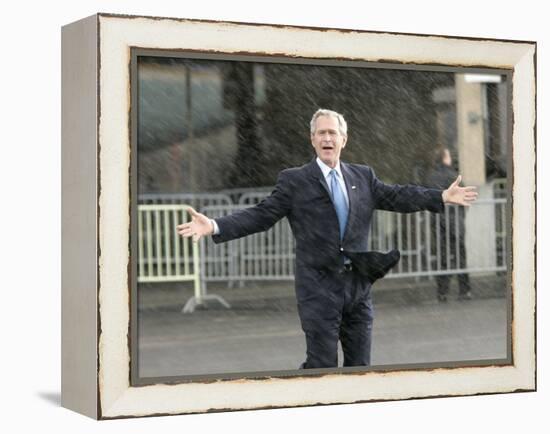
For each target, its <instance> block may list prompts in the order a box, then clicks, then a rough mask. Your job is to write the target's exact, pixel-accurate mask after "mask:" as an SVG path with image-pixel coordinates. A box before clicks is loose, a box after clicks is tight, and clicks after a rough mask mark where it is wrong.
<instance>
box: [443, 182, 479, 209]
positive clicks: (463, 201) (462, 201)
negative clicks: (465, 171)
mask: <svg viewBox="0 0 550 434" xmlns="http://www.w3.org/2000/svg"><path fill="white" fill-rule="evenodd" d="M461 180H462V176H461V175H458V178H456V180H455V182H453V183H452V184H451V185H450V186H449V188H448V189H447V190H443V195H442V196H443V202H444V203H454V204H456V205H462V206H470V204H471V203H472V202H475V200H476V199H477V192H476V191H475V190H476V188H475V187H460V185H459V184H460V181H461Z"/></svg>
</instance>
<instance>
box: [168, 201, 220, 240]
mask: <svg viewBox="0 0 550 434" xmlns="http://www.w3.org/2000/svg"><path fill="white" fill-rule="evenodd" d="M187 212H188V213H189V215H190V216H191V221H190V222H187V223H183V224H181V225H177V226H176V229H177V231H178V234H180V235H181V236H183V237H185V238H189V237H193V241H194V242H197V241H199V240H200V239H201V237H203V236H205V235H211V234H212V233H213V232H214V227H213V226H212V222H211V221H210V219H209V218H208V217H206V216H205V215H204V214H201V213H200V212H197V211H195V209H194V208H191V207H189V208H188V209H187Z"/></svg>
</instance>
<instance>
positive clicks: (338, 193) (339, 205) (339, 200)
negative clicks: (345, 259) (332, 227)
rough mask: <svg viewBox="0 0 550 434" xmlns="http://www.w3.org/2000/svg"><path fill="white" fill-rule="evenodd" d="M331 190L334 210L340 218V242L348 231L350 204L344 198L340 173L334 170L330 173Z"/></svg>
mask: <svg viewBox="0 0 550 434" xmlns="http://www.w3.org/2000/svg"><path fill="white" fill-rule="evenodd" d="M330 176H331V180H330V190H331V192H332V201H333V202H334V208H335V209H336V215H337V216H338V224H339V226H340V240H342V239H343V238H344V231H345V230H346V223H347V222H348V211H349V210H348V203H347V202H346V198H345V196H344V192H343V191H342V188H341V187H340V183H339V182H338V179H337V178H338V172H337V171H336V170H334V169H332V170H331V171H330Z"/></svg>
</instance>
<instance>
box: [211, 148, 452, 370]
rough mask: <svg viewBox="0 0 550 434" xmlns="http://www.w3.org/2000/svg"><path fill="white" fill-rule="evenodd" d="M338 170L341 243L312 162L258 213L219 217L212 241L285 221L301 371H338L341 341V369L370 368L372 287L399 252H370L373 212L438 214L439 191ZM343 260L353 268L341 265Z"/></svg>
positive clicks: (355, 169) (281, 182)
mask: <svg viewBox="0 0 550 434" xmlns="http://www.w3.org/2000/svg"><path fill="white" fill-rule="evenodd" d="M340 165H341V170H342V174H343V178H344V182H345V184H346V189H347V193H348V198H349V215H348V221H347V225H346V229H345V232H344V236H343V239H342V240H340V233H339V225H338V217H337V215H336V210H335V208H334V205H333V203H332V200H331V194H330V190H329V187H328V185H327V183H326V180H325V178H324V176H323V173H322V171H321V169H320V167H319V166H318V164H317V162H316V161H315V159H314V160H313V161H311V162H310V163H308V164H306V165H304V166H301V167H296V168H291V169H286V170H283V171H282V172H281V173H280V174H279V176H278V179H277V183H276V185H275V189H274V190H273V192H272V193H271V195H270V196H268V197H267V198H266V199H264V200H263V201H262V202H260V203H259V204H258V205H256V206H255V207H252V208H247V209H244V210H241V211H238V212H236V213H233V214H231V215H229V216H226V217H222V218H218V219H216V223H217V225H218V227H219V234H218V235H214V236H213V240H214V242H216V243H220V242H225V241H229V240H233V239H235V238H240V237H243V236H245V235H250V234H253V233H256V232H261V231H265V230H267V229H269V228H270V227H271V226H273V225H274V224H275V223H276V222H277V221H278V220H279V219H281V218H283V217H287V218H288V221H289V223H290V226H291V228H292V232H293V234H294V237H295V239H296V268H295V270H296V271H295V288H296V298H297V302H298V313H299V316H300V321H301V324H302V329H303V330H304V333H305V336H306V347H307V353H306V356H307V357H306V361H305V363H303V364H302V367H304V368H327V367H336V366H337V365H338V360H337V354H338V352H337V348H338V341H339V340H340V342H341V344H342V349H343V353H344V366H366V365H369V364H370V349H371V335H372V321H373V309H372V300H371V293H370V289H371V286H372V283H373V282H374V280H376V279H377V278H380V277H382V276H383V275H384V274H385V273H386V272H387V271H388V270H389V269H390V268H391V267H392V266H393V265H395V264H396V263H397V261H398V260H399V252H397V251H392V252H390V253H389V254H382V253H378V252H368V251H367V245H368V236H369V228H370V224H371V219H372V215H373V212H374V210H375V209H382V210H389V211H397V212H415V211H421V210H429V211H432V212H441V211H443V201H442V197H441V193H442V191H441V190H438V189H430V188H424V187H420V186H416V185H388V184H384V183H383V182H381V181H380V180H379V179H378V178H377V177H376V175H375V174H374V171H373V170H372V169H371V168H370V167H368V166H365V165H358V164H346V163H343V162H341V163H340ZM346 258H348V259H350V260H351V262H352V264H351V266H349V265H345V264H344V262H345V260H346ZM346 262H347V261H346Z"/></svg>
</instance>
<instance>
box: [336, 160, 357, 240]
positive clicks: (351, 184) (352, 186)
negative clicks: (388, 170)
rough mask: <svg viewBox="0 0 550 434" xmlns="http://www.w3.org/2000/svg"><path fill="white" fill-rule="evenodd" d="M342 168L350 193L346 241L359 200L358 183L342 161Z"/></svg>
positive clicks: (345, 232) (345, 233)
mask: <svg viewBox="0 0 550 434" xmlns="http://www.w3.org/2000/svg"><path fill="white" fill-rule="evenodd" d="M340 168H341V169H342V175H343V177H344V184H346V190H347V192H348V200H349V211H348V222H347V223H346V230H345V231H344V239H345V238H346V235H347V233H348V230H349V227H350V222H351V221H352V218H353V217H354V215H353V213H354V211H355V208H356V206H355V205H356V200H357V196H356V195H357V181H356V179H355V177H354V176H353V172H352V171H351V170H350V169H349V167H348V165H347V164H346V163H343V162H341V161H340Z"/></svg>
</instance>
